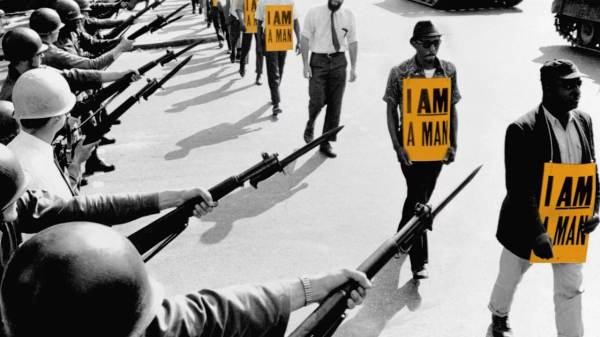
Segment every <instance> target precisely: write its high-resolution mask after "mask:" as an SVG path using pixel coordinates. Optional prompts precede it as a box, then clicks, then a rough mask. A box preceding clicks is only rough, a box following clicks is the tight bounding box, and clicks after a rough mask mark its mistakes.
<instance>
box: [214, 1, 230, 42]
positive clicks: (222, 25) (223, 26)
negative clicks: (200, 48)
mask: <svg viewBox="0 0 600 337" xmlns="http://www.w3.org/2000/svg"><path fill="white" fill-rule="evenodd" d="M210 16H211V20H212V23H213V25H214V26H215V32H216V33H217V39H218V40H219V41H223V40H225V41H227V48H229V49H231V45H230V44H229V43H230V42H229V29H228V28H227V21H226V20H225V14H224V13H223V8H222V7H221V6H217V7H211V8H210ZM221 32H224V33H225V38H223V34H221Z"/></svg>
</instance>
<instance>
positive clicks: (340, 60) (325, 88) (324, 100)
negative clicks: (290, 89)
mask: <svg viewBox="0 0 600 337" xmlns="http://www.w3.org/2000/svg"><path fill="white" fill-rule="evenodd" d="M347 66H348V61H346V56H345V54H344V53H339V54H336V55H334V56H327V55H324V54H315V53H313V54H312V55H311V57H310V69H311V70H312V77H311V78H310V80H309V82H308V96H309V101H308V121H309V123H313V124H314V121H315V119H316V118H317V116H319V113H320V112H321V109H322V108H323V106H325V105H327V110H326V112H325V122H324V123H323V132H327V131H329V130H331V129H333V128H336V127H337V126H338V125H339V124H340V114H341V111H342V98H343V96H344V90H345V88H346V67H347ZM335 140H336V137H335V136H334V137H332V138H331V141H335Z"/></svg>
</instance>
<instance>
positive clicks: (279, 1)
mask: <svg viewBox="0 0 600 337" xmlns="http://www.w3.org/2000/svg"><path fill="white" fill-rule="evenodd" d="M268 5H292V6H293V5H294V0H259V1H258V5H257V6H256V14H255V15H254V16H255V18H256V20H258V21H265V15H266V14H267V9H266V8H265V6H268ZM292 17H293V19H294V20H296V19H298V16H297V15H296V7H295V6H294V9H293V10H292ZM265 26H266V24H263V28H264V27H265Z"/></svg>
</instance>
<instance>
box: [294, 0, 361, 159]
mask: <svg viewBox="0 0 600 337" xmlns="http://www.w3.org/2000/svg"><path fill="white" fill-rule="evenodd" d="M343 3H344V0H328V2H327V5H322V6H319V7H315V8H313V9H311V10H310V11H309V12H308V13H307V14H306V19H305V22H304V29H303V30H302V42H301V45H302V60H303V61H304V77H306V78H307V79H309V84H308V95H309V96H310V100H309V103H308V122H307V123H306V129H305V131H304V140H305V141H306V142H307V143H308V142H310V141H312V140H313V137H314V124H315V119H316V118H317V116H318V115H319V112H320V111H321V109H322V108H323V106H325V105H327V112H326V115H325V123H324V124H323V133H325V132H327V131H329V130H331V129H334V128H336V127H337V126H338V125H339V123H340V113H341V109H342V97H343V96H344V89H345V88H346V66H347V65H348V61H346V54H345V52H346V50H348V51H349V52H350V63H351V68H350V82H354V81H355V80H356V57H357V54H358V40H357V37H356V20H355V18H354V14H352V12H350V11H349V10H348V9H341V8H340V7H341V6H342V4H343ZM309 50H310V51H311V52H312V55H311V57H310V62H309V58H308V53H309ZM331 140H332V141H335V136H334V137H332V139H331ZM321 152H322V153H323V154H324V155H326V156H327V157H330V158H334V157H336V154H335V153H334V152H333V151H332V149H331V145H330V144H329V143H328V142H327V143H324V144H323V145H321Z"/></svg>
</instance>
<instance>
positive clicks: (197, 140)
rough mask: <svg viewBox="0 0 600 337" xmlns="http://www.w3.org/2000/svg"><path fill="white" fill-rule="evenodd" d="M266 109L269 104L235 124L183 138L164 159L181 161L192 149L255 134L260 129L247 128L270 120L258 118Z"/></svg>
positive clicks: (223, 125) (219, 126)
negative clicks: (177, 147)
mask: <svg viewBox="0 0 600 337" xmlns="http://www.w3.org/2000/svg"><path fill="white" fill-rule="evenodd" d="M268 109H269V104H265V105H263V106H261V107H260V108H258V109H257V110H256V111H254V112H252V113H251V114H249V115H248V116H246V117H244V118H242V119H240V120H239V121H237V122H235V123H221V124H218V125H215V126H213V127H211V128H208V129H205V130H201V131H199V132H197V133H196V134H194V135H192V136H189V137H187V138H184V139H182V140H180V141H178V142H177V144H176V145H177V146H179V147H180V149H178V150H175V151H171V152H169V153H167V154H166V155H165V159H166V160H175V159H181V158H183V157H185V156H187V155H188V154H189V153H190V151H191V150H192V149H196V148H199V147H203V146H209V145H215V144H219V143H223V142H226V141H230V140H234V139H237V138H239V137H241V136H243V135H245V134H248V133H252V132H256V131H258V130H260V129H261V128H260V127H257V128H249V126H251V125H253V124H258V123H261V122H264V121H266V120H270V119H271V116H268V117H262V118H259V117H260V116H261V115H262V114H264V113H265V111H267V110H268Z"/></svg>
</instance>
